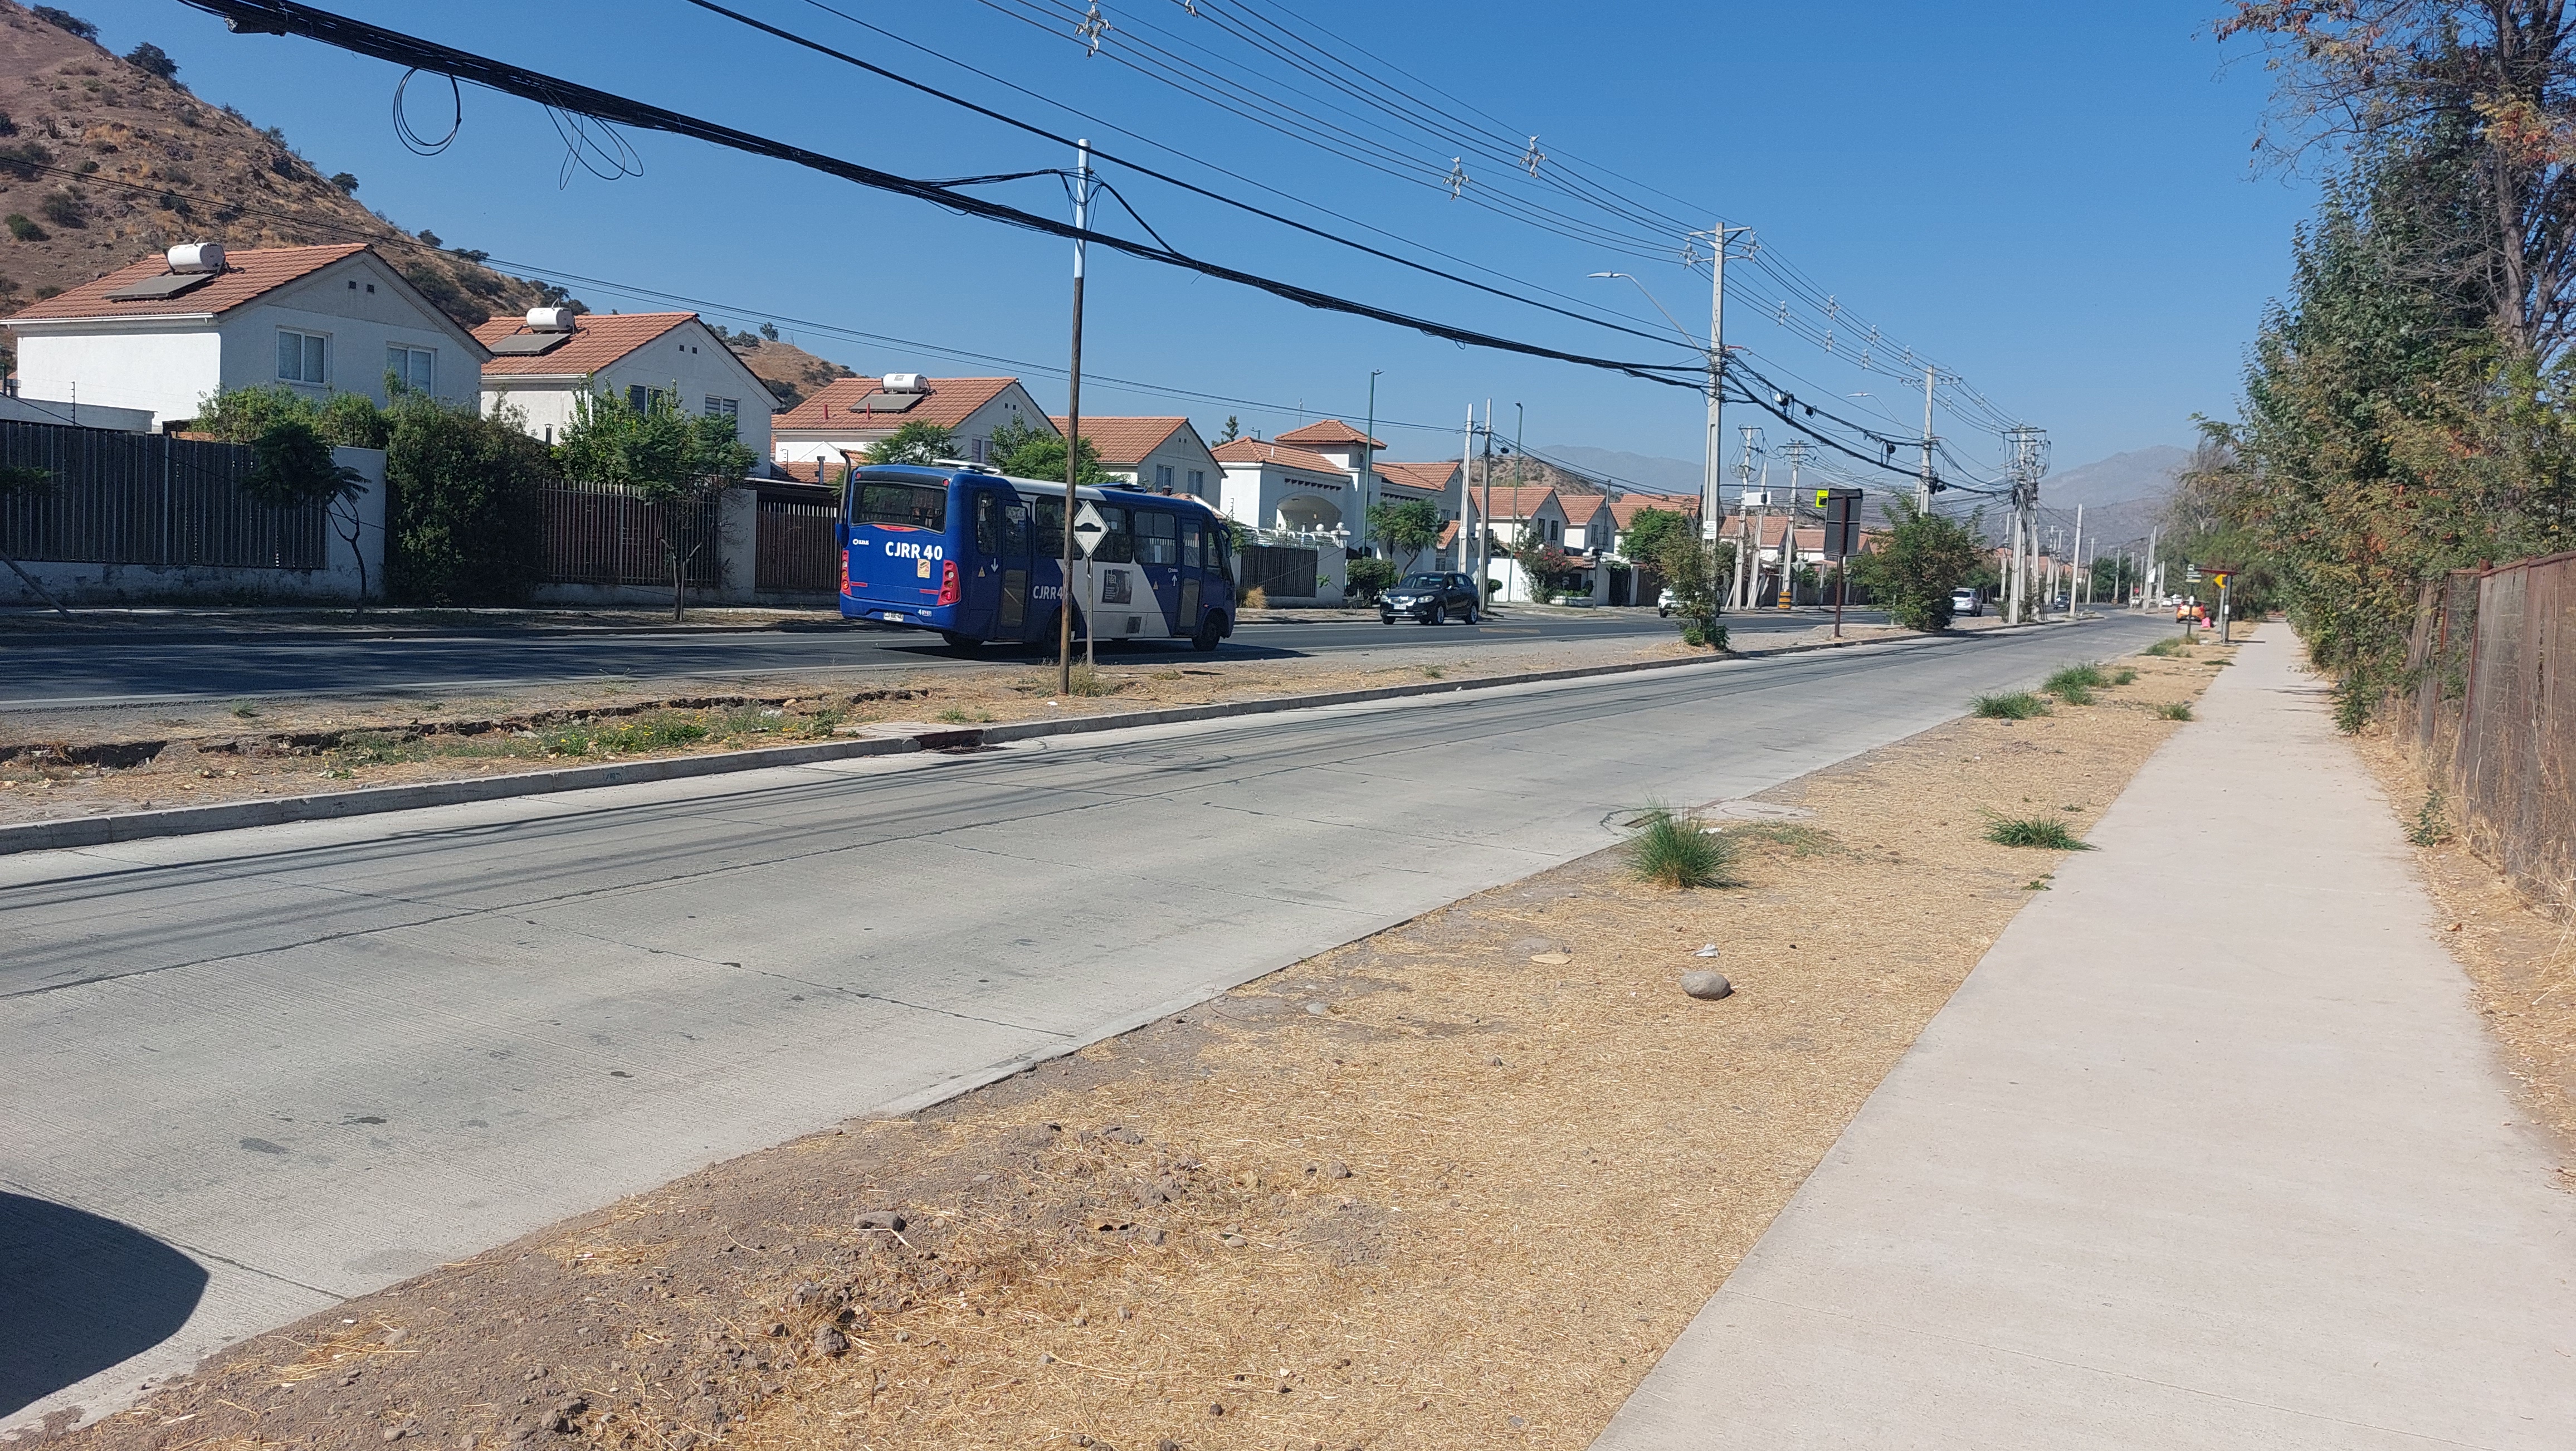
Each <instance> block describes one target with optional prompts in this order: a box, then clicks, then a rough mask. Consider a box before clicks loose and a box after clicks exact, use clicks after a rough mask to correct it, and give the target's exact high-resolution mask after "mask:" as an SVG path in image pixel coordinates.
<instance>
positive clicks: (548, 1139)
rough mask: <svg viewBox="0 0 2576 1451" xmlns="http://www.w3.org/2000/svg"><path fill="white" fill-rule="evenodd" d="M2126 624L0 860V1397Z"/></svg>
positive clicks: (1070, 1026)
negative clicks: (0, 1076) (1, 1130)
mask: <svg viewBox="0 0 2576 1451" xmlns="http://www.w3.org/2000/svg"><path fill="white" fill-rule="evenodd" d="M2162 633H2163V626H2162V625H2161V624H2159V623H2157V622H2154V621H2135V620H2125V619H2115V620H2111V621H2106V622H2101V623H2094V624H2086V625H2078V626H2071V627H2052V628H2048V629H2044V630H2039V631H2026V632H2015V633H2011V634H2006V635H1984V636H1972V637H1968V638H1964V639H1955V640H1947V641H1929V642H1927V641H1905V642H1898V643H1889V644H1881V645H1866V646H1860V647H1856V648H1852V649H1847V650H1840V651H1829V652H1821V653H1814V654H1801V655H1791V656H1784V657H1779V658H1775V659H1771V660H1759V661H1742V662H1730V663H1725V664H1716V665H1709V666H1694V667H1687V668H1682V669H1676V670H1669V671H1659V672H1654V673H1652V674H1648V675H1642V676H1621V677H1612V678H1609V679H1606V680H1601V681H1591V682H1579V683H1568V684H1558V685H1550V686H1530V687H1514V688H1506V689H1501V690H1493V691H1484V692H1475V693H1471V694H1466V695H1458V696H1446V697H1438V698H1433V699H1430V700H1426V701H1419V702H1410V701H1409V702H1399V703H1392V704H1384V705H1377V706H1370V707H1354V708H1342V709H1331V710H1319V711H1306V712H1298V713H1292V714H1282V715H1272V716H1260V717H1252V718H1247V719H1243V720H1238V721H1230V722H1225V723H1222V724H1216V725H1206V724H1202V725H1195V726H1186V727H1163V728H1155V729H1150V730H1139V731H1130V732H1122V733H1118V734H1116V735H1104V736H1085V737H1079V738H1071V739H1067V740H1058V741H1052V742H1030V743H1026V745H1025V746H1023V747H1020V748H1009V749H1004V750H999V751H995V752H991V753H986V754H979V755H970V756H962V757H942V756H928V757H904V758H878V759H870V760H865V761H853V762H844V763H835V764H829V765H822V766H814V767H806V768H796V769H783V770H774V771H767V772H758V773H748V774H744V775H737V776H725V777H718V778H711V779H702V780H694V781H687V782H669V783H661V784H656V785H648V786H638V787H624V788H613V789H608V790H599V791H589V792H581V793H573V794H565V795H559V796H552V797H530V798H521V799H516V800H510V801H501V802H489V803H482V804H478V805H472V806H460V807H445V808H438V809H433V810H425V811H415V812H408V813H400V814H393V815H385V816H371V817H367V818H364V819H363V820H357V821H347V822H332V823H308V824H299V825H293V826H279V827H267V828H261V829H257V830H250V831H239V832H231V833H224V834H221V835H210V836H194V837H186V838H179V839H171V840H161V841H146V842H135V843H128V844H121V845H116V846H109V847H99V848H93V849H87V850H81V851H65V852H47V853H31V854H27V855H23V856H14V857H9V858H5V859H0V1062H6V1063H7V1064H8V1065H9V1071H8V1073H7V1075H6V1078H5V1082H0V1124H5V1125H7V1128H6V1130H5V1135H0V1190H5V1191H6V1194H5V1196H0V1250H5V1253H0V1279H7V1280H14V1281H15V1283H0V1360H5V1362H6V1364H5V1365H0V1372H4V1373H5V1378H0V1420H5V1419H10V1417H9V1415H8V1413H9V1412H13V1411H18V1410H20V1409H21V1408H22V1407H24V1406H26V1405H28V1404H29V1403H31V1402H32V1403H33V1405H34V1407H35V1408H36V1409H37V1410H39V1411H41V1410H42V1409H43V1408H45V1407H51V1406H61V1405H65V1404H72V1403H77V1404H81V1405H83V1406H86V1407H89V1408H91V1409H92V1411H93V1413H95V1412H96V1410H97V1409H98V1408H100V1407H106V1406H113V1405H114V1404H116V1403H117V1402H118V1401H119V1400H120V1398H123V1397H127V1396H130V1395H131V1393H132V1392H133V1390H134V1388H135V1386H136V1384H137V1382H138V1381H139V1380H140V1379H141V1378H142V1377H144V1376H146V1375H153V1374H167V1373H170V1372H172V1371H176V1370H180V1369H184V1368H185V1367H186V1366H188V1365H189V1364H190V1363H191V1362H193V1361H194V1360H195V1359H196V1358H197V1357H198V1356H200V1355H202V1354H204V1353H206V1352H208V1351H210V1350H213V1349H215V1348H217V1347H218V1346H220V1345H222V1344H224V1343H226V1342H227V1341H230V1340H233V1339H236V1338H238V1337H240V1336H243V1335H246V1334H250V1333H253V1332H256V1331H259V1330H261V1329H264V1328H268V1327H273V1326H275V1325H278V1324H281V1323H283V1322H286V1321H288V1320H291V1319H294V1318H297V1317H299V1316H301V1315H303V1314H306V1313H309V1312H311V1311H314V1310H317V1309H320V1308H322V1307H325V1306H327V1305H330V1304H331V1303H333V1301H334V1300H335V1299H336V1298H338V1297H342V1296H347V1295H353V1294H357V1293H361V1292H364V1291H367V1290H371V1289H375V1288H378V1287H380V1286H383V1285H385V1284H388V1283H391V1282H393V1281H395V1280H399V1279H402V1278H404V1277H406V1276H408V1275H411V1274H413V1273H416V1272H418V1271H420V1270H423V1269H426V1268H428V1267H430V1266H432V1265H435V1264H437V1263H439V1262H441V1261H443V1260H448V1259H452V1258H456V1257H458V1256H461V1255H464V1254H467V1253H470V1252H473V1251H475V1250H478V1249H480V1248H483V1247H486V1246H488V1245H491V1244H493V1243H496V1242H499V1241H502V1240H505V1239H508V1238H510V1237H512V1236H515V1235H518V1234H521V1233H524V1232H526V1231H528V1230H530V1229H533V1228H536V1227H538V1226H540V1225H543V1224H546V1223H548V1222H550V1221H552V1220H555V1219H557V1218H560V1217H562V1216H564V1215H566V1214H570V1213H574V1212H577V1211H580V1210H583V1209H587V1208H591V1207H594V1206H596V1205H598V1204H601V1203H604V1202H606V1201H608V1200H610V1199H613V1198H615V1197H617V1196H619V1195H623V1194H626V1193H630V1192H633V1191H637V1190H642V1189H645V1188H649V1187H651V1186H653V1185H656V1184H659V1183H662V1182H664V1181H666V1180H668V1179H670V1178H672V1177H674V1176H677V1175H679V1174H682V1173H686V1172H688V1171H690V1170H692V1169H695V1168H697V1167H699V1166H701V1165H704V1164H706V1163H708V1162H710V1161H713V1160H717V1159H722V1158H725V1157H727V1156H730V1155H733V1154H738V1153H742V1152H745V1151H747V1150H750V1149H753V1148H756V1147H760V1146H763V1145H766V1144H770V1143H774V1142H777V1141H779V1140H781V1139H784V1138H788V1137H791V1136H793V1135H795V1134H798V1133H801V1132H804V1131H808V1130H812V1129H816V1128H819V1127H823V1126H826V1125H829V1124H831V1123H833V1122H836V1121H838V1120H841V1119H845V1118H848V1117H850V1116H853V1115H858V1114H865V1113H871V1112H881V1111H885V1110H887V1109H889V1108H892V1107H896V1106H900V1105H906V1104H918V1103H921V1102H925V1101H931V1100H935V1099H936V1098H939V1097H942V1096H945V1095H946V1094H948V1093H950V1092H952V1091H954V1090H955V1089H956V1088H958V1087H959V1086H961V1085H967V1084H972V1083H975V1082H980V1081H985V1080H987V1079H989V1078H991V1077H993V1076H996V1075H997V1074H999V1073H1001V1072H1003V1071H1005V1070H1006V1069H1007V1068H1008V1066H1009V1065H1012V1064H1013V1063H1015V1062H1017V1061H1020V1060H1025V1059H1027V1058H1030V1057H1032V1056H1040V1055H1051V1054H1056V1053H1061V1052H1065V1051H1068V1050H1070V1049H1071V1048H1073V1047H1076V1046H1079V1045H1081V1044H1083V1043H1085V1042H1089V1041H1093V1040H1096V1039H1098V1038H1100V1037H1102V1036H1105V1035H1107V1034H1110V1033H1113V1032H1116V1031H1120V1030H1122V1029H1123V1028H1125V1027H1128V1026H1132V1025H1135V1024H1138V1023H1141V1022H1145V1021H1150V1020H1151V1019H1153V1018H1154V1017H1157V1016H1159V1015H1161V1014H1162V1013H1164V1012H1167V1011H1169V1010H1171V1009H1172V1008H1174V1007H1176V1006H1178V1005H1181V1004H1186V1003H1188V1002H1191V1001H1194V1000H1196V999H1198V998H1200V997H1202V996H1204V995H1206V994H1208V993H1211V992H1214V991H1217V990H1220V989H1222V988H1224V987H1227V986H1230V985H1232V984H1235V983H1239V982H1242V981H1246V980H1248V979H1250V978H1253V977H1256V976H1258V975H1260V974H1263V973H1266V972H1269V971H1272V970H1275V969H1277V968H1280V967H1283V966H1286V965H1287V964H1289V963H1292V962H1295V961H1297V960H1298V959H1300V958H1303V957H1306V956H1308V955H1311V954H1313V953H1315V952H1318V951H1321V950H1323V949H1326V948H1328V947H1332V946H1334V945H1337V944H1339V943H1342V942H1346V941H1349V940H1351V939H1353V938H1356V937H1359V936H1362V935H1364V934H1366V933H1369V932H1371V931H1374V930H1377V929H1379V928H1382V927H1385V926H1387V925H1390V924H1392V923H1395V922H1398V921H1401V920H1404V919H1405V918H1408V917H1411V916H1413V915H1415V914H1417V913H1420V912H1423V911H1425V910H1428V909H1430V908H1433V907H1436V906H1439V905H1441V904H1444V903H1447V902H1450V901H1454V900H1456V899H1457V898H1459V897H1461V896H1464V895H1466V894H1468V893H1471V892H1475V891H1478V890H1482V889H1484V888H1487V887H1490V886H1494V885H1497V884H1500V883H1503V882H1507V881H1512V880H1515V879H1517V878H1520V877H1523V876H1526V875H1528V874H1530V873H1532V872H1536V871H1539V870H1542V869H1544V868H1547V867H1550V866H1553V865H1556V864H1558V863H1561V862H1564V861H1567V860H1570V859H1572V858H1574V857H1576V856H1579V855H1582V854H1584V853H1586V852H1589V851H1592V850H1595V849H1597V848H1598V847H1600V846H1602V845H1603V844H1605V843H1606V842H1607V841H1609V840H1610V839H1611V833H1610V831H1609V830H1608V829H1607V828H1606V827H1605V825H1604V818H1605V817H1606V816H1608V815H1610V814H1611V813H1613V812H1614V811H1616V810H1617V809H1619V808H1622V807H1633V806H1636V805H1638V804H1641V803H1644V802H1647V801H1651V800H1661V801H1668V802H1681V803H1695V802H1703V801H1708V800H1712V799H1716V798H1721V797H1731V796H1739V795H1743V794H1745V793H1748V792H1752V791H1757V790H1760V789H1762V788H1764V787H1767V786H1771V785H1774V784H1776V783H1778V782H1781V781H1784V780H1787V779H1789V778H1791V777H1794V776H1796V775H1799V774H1801V773H1803V772H1806V771H1809V770H1812V769H1815V768H1817V767H1819V766H1823V765H1826V764H1828V763H1830V762H1833V761H1836V760H1840V759H1843V758H1845V757H1847V756H1850V755H1852V754H1854V753H1856V752H1859V751H1863V750H1866V749H1868V748H1870V747H1873V746H1877V745H1880V744H1883V743H1885V742H1888V741H1892V740H1895V739H1898V738H1900V737H1903V736H1906V735H1909V734H1911V733H1913V732H1915V731H1918V730H1921V729H1923V728H1926V727H1928V726H1930V725H1933V724H1935V723H1937V722H1939V721H1941V720H1944V719H1946V718H1948V717H1951V716H1954V715H1956V714H1957V713H1958V712H1959V711H1960V710H1961V708H1962V706H1963V703H1964V702H1965V701H1966V700H1967V698H1968V697H1969V696H1970V695H1971V694H1973V693H1976V692H1980V691H1987V690H1993V689H1997V688H2002V687H2007V686H2012V685H2016V684H2026V683H2029V682H2031V681H2034V680H2036V679H2037V678H2038V677H2039V676H2041V675H2042V674H2044V673H2045V672H2046V671H2048V670H2050V669H2053V668H2055V667H2056V666H2058V665H2061V664H2064V663H2066V662H2069V661H2071V660H2075V659H2080V658H2088V657H2098V656H2104V655H2109V654H2114V653H2118V652H2121V651H2124V650H2130V649H2135V648H2137V647H2138V646H2140V645H2142V644H2144V643H2145V642H2146V641H2147V640H2149V639H2151V638H2153V637H2155V636H2157V635H2160V634H2162Z"/></svg>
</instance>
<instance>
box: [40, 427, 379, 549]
mask: <svg viewBox="0 0 2576 1451" xmlns="http://www.w3.org/2000/svg"><path fill="white" fill-rule="evenodd" d="M250 463H251V451H250V449H249V448H248V447H247V446H245V445H242V444H237V443H205V442H200V441H197V440H195V439H186V438H171V437H168V436H166V435H162V434H151V433H120V432H113V431H110V430H107V429H99V428H79V427H74V426H71V425H68V424H54V423H26V422H21V421H18V420H15V419H0V465H6V466H8V467H10V468H34V469H41V470H43V471H45V472H46V473H47V474H49V475H51V476H52V481H51V483H50V484H48V485H46V486H44V487H41V488H38V489H35V490H33V491H20V492H17V493H14V494H10V495H7V496H0V555H7V556H8V557H9V558H12V559H21V560H44V561H50V562H59V563H68V564H152V565H172V566H201V567H208V568H226V569H325V568H328V567H329V565H330V556H329V546H330V534H329V521H328V520H327V518H326V517H325V514H324V511H323V509H322V508H321V507H320V506H318V505H316V506H307V507H303V508H295V509H274V508H270V507H269V506H268V505H265V504H261V503H257V502H255V501H253V500H252V499H250V498H249V497H248V496H246V495H244V494H243V493H242V491H241V483H242V480H243V478H244V477H245V476H247V475H248V474H249V472H250Z"/></svg>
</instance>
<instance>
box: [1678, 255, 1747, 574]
mask: <svg viewBox="0 0 2576 1451" xmlns="http://www.w3.org/2000/svg"><path fill="white" fill-rule="evenodd" d="M1752 232H1753V229H1752V228H1751V227H1730V226H1728V225H1727V224H1726V223H1724V222H1719V223H1718V224H1717V225H1716V226H1714V227H1711V228H1709V229H1708V230H1707V231H1705V232H1693V233H1692V234H1691V235H1692V236H1693V237H1706V238H1708V239H1709V252H1710V254H1711V257H1710V262H1711V265H1710V267H1709V282H1708V436H1707V438H1706V439H1704V440H1703V441H1702V447H1703V450H1704V452H1703V456H1702V462H1701V470H1700V481H1699V518H1700V537H1701V538H1702V539H1703V540H1704V541H1705V542H1706V543H1707V545H1708V562H1709V586H1710V589H1711V590H1712V591H1714V590H1715V588H1716V585H1717V543H1718V538H1717V536H1718V532H1719V526H1720V525H1721V524H1722V523H1724V522H1725V519H1726V509H1725V505H1724V504H1723V503H1721V502H1720V501H1719V499H1718V492H1719V484H1720V482H1721V477H1722V474H1723V472H1724V459H1725V453H1724V449H1725V445H1726V258H1727V253H1728V252H1729V251H1730V250H1732V248H1733V247H1734V245H1735V239H1736V238H1738V237H1746V236H1750V235H1752ZM1737 558H1738V563H1739V564H1740V563H1741V562H1742V555H1741V553H1740V552H1739V554H1738V556H1737Z"/></svg>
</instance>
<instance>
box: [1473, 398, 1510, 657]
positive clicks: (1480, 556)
mask: <svg viewBox="0 0 2576 1451" xmlns="http://www.w3.org/2000/svg"><path fill="white" fill-rule="evenodd" d="M1475 416H1476V415H1475V410H1474V409H1472V408H1471V409H1469V410H1468V411H1467V418H1468V421H1469V422H1470V423H1473V422H1474V421H1475ZM1484 434H1485V484H1484V488H1485V496H1484V497H1485V507H1484V511H1483V517H1481V518H1480V519H1479V520H1478V521H1477V527H1476V603H1477V610H1476V613H1478V614H1480V615H1481V614H1483V613H1484V612H1485V611H1484V608H1483V606H1484V600H1485V578H1486V576H1488V575H1490V574H1492V573H1493V571H1494V400H1493V399H1491V398H1488V399H1486V400H1485V427H1484ZM1504 593H1506V594H1509V593H1510V591H1508V590H1506V591H1504Z"/></svg>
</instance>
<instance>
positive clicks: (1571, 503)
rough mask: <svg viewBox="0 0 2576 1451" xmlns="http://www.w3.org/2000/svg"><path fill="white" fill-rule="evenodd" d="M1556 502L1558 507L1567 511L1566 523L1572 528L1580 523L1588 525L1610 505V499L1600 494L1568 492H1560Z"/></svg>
mask: <svg viewBox="0 0 2576 1451" xmlns="http://www.w3.org/2000/svg"><path fill="white" fill-rule="evenodd" d="M1556 503H1557V507H1558V508H1561V509H1563V510H1564V511H1565V523H1566V527H1567V528H1572V527H1574V526H1576V525H1578V524H1580V525H1586V526H1588V525H1590V524H1591V523H1592V521H1593V520H1594V519H1595V518H1598V517H1599V516H1600V515H1601V514H1602V512H1603V511H1605V510H1606V509H1608V508H1609V507H1610V501H1609V500H1608V499H1605V498H1603V497H1601V496H1600V495H1599V494H1568V493H1563V492H1560V493H1558V494H1557V496H1556Z"/></svg>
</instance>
